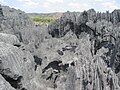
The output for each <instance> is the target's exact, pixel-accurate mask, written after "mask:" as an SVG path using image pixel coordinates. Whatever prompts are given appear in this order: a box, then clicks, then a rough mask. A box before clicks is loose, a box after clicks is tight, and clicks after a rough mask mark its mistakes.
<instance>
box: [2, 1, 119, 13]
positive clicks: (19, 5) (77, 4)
mask: <svg viewBox="0 0 120 90" xmlns="http://www.w3.org/2000/svg"><path fill="white" fill-rule="evenodd" d="M0 3H1V4H2V5H7V6H10V7H13V8H16V9H21V10H23V11H25V12H38V13H46V12H65V11H83V10H88V9H91V8H94V9H95V10H97V11H101V12H103V11H106V10H109V11H113V10H114V9H119V8H120V0H0Z"/></svg>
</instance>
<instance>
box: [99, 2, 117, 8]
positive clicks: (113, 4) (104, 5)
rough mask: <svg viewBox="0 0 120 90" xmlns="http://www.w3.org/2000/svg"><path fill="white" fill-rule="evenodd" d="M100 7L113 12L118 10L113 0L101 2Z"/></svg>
mask: <svg viewBox="0 0 120 90" xmlns="http://www.w3.org/2000/svg"><path fill="white" fill-rule="evenodd" d="M101 5H102V6H103V7H104V8H105V9H107V10H114V9H118V8H119V7H118V5H117V3H116V1H114V0H113V1H109V2H103V3H102V4H101Z"/></svg>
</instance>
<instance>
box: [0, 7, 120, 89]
mask: <svg viewBox="0 0 120 90" xmlns="http://www.w3.org/2000/svg"><path fill="white" fill-rule="evenodd" d="M119 16H120V10H114V11H113V12H112V13H109V12H106V13H100V12H98V13H96V11H95V10H94V9H90V10H88V11H84V12H81V13H76V12H72V13H71V12H66V13H64V14H63V16H62V17H61V18H59V19H58V20H56V21H55V22H53V23H51V24H50V25H48V26H47V25H45V24H43V25H37V26H35V25H34V24H33V22H32V21H31V20H30V19H29V17H27V15H26V14H25V13H24V12H22V11H20V10H15V9H13V8H9V7H4V6H2V7H1V6H0V81H1V82H0V90H120V24H119V22H120V17H119Z"/></svg>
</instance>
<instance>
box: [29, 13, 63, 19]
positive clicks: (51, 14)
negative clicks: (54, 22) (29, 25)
mask: <svg viewBox="0 0 120 90" xmlns="http://www.w3.org/2000/svg"><path fill="white" fill-rule="evenodd" d="M62 14H63V13H62V12H56V13H27V15H28V16H29V17H33V18H34V17H36V16H41V17H45V16H46V17H51V16H54V17H56V18H59V17H61V16H62Z"/></svg>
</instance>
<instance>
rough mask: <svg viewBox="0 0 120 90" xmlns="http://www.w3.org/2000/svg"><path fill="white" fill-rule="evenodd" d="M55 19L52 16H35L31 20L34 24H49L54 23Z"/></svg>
mask: <svg viewBox="0 0 120 90" xmlns="http://www.w3.org/2000/svg"><path fill="white" fill-rule="evenodd" d="M56 19H57V18H56V17H54V16H42V17H41V16H36V17H33V18H32V20H33V21H34V23H35V24H42V23H46V24H49V23H50V22H53V21H55V20H56Z"/></svg>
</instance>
